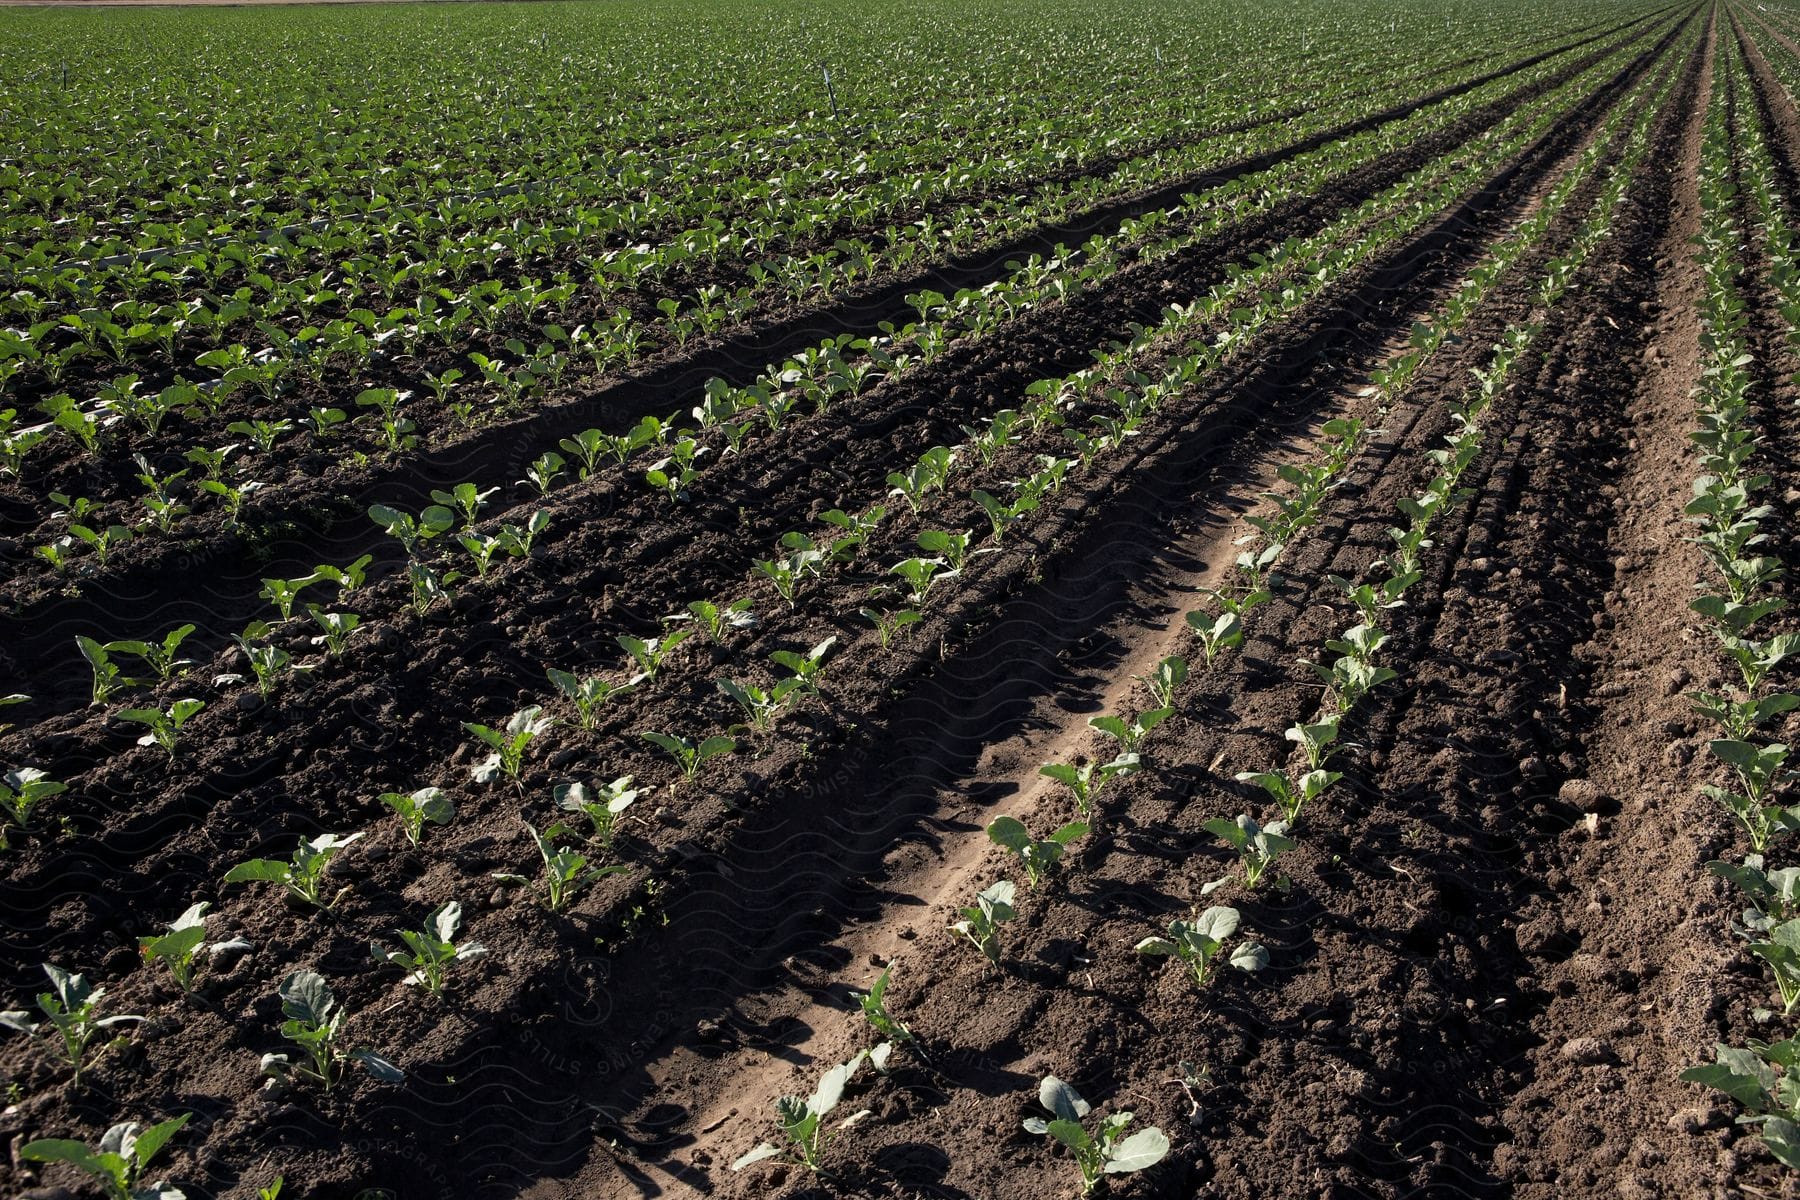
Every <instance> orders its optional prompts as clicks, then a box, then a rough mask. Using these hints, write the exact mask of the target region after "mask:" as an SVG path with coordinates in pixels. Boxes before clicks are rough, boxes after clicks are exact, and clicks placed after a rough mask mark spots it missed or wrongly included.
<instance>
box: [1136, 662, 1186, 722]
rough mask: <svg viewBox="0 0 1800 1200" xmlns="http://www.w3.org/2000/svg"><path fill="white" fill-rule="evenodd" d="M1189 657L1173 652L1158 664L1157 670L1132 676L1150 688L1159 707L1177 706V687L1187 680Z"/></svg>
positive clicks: (1170, 707)
mask: <svg viewBox="0 0 1800 1200" xmlns="http://www.w3.org/2000/svg"><path fill="white" fill-rule="evenodd" d="M1187 676H1188V666H1187V659H1185V658H1182V657H1181V656H1180V655H1178V654H1171V655H1170V656H1169V657H1167V658H1165V659H1163V660H1162V661H1161V662H1159V663H1157V664H1156V670H1155V671H1152V672H1151V673H1150V674H1148V675H1133V676H1132V678H1133V679H1135V680H1137V681H1138V682H1139V683H1141V684H1143V685H1144V686H1145V687H1147V688H1149V689H1150V695H1151V696H1153V697H1154V698H1155V700H1156V705H1157V708H1158V709H1165V708H1166V709H1169V710H1171V711H1173V709H1174V707H1175V689H1176V688H1178V687H1180V686H1181V685H1182V684H1184V683H1186V682H1187Z"/></svg>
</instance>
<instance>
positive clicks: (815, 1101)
mask: <svg viewBox="0 0 1800 1200" xmlns="http://www.w3.org/2000/svg"><path fill="white" fill-rule="evenodd" d="M867 1057H868V1052H867V1051H859V1052H858V1053H857V1055H856V1057H854V1058H852V1059H851V1060H850V1061H849V1062H847V1063H844V1064H842V1065H841V1066H836V1067H833V1068H831V1070H829V1071H827V1072H825V1074H824V1076H823V1077H822V1078H821V1079H820V1080H819V1086H818V1088H817V1089H815V1090H814V1092H813V1094H812V1096H811V1097H810V1098H808V1099H804V1100H803V1099H801V1098H800V1097H799V1096H783V1097H781V1099H779V1100H777V1101H776V1102H775V1118H776V1120H777V1121H778V1122H779V1123H780V1125H781V1132H782V1133H783V1134H784V1135H785V1136H786V1137H787V1140H788V1149H787V1154H788V1156H789V1157H790V1158H791V1159H792V1160H793V1161H794V1162H795V1163H798V1164H799V1165H800V1166H803V1167H805V1168H806V1169H807V1170H809V1171H815V1172H816V1171H820V1170H822V1169H823V1167H822V1164H821V1162H820V1157H821V1155H822V1154H823V1153H824V1151H825V1144H826V1141H827V1140H828V1136H829V1131H828V1130H827V1128H826V1126H825V1118H826V1117H827V1116H829V1115H830V1114H831V1110H832V1109H834V1108H836V1107H837V1106H838V1101H840V1100H842V1099H843V1098H844V1088H845V1087H846V1086H848V1084H849V1083H850V1081H851V1079H853V1078H855V1076H856V1071H857V1068H858V1067H860V1066H862V1062H863V1059H865V1058H867ZM868 1115H869V1114H868V1111H867V1110H864V1111H862V1112H858V1113H857V1114H855V1115H854V1116H852V1117H850V1118H849V1119H848V1120H845V1121H840V1122H839V1123H838V1124H837V1126H836V1128H837V1129H847V1128H849V1127H850V1126H851V1125H854V1124H855V1123H856V1122H857V1121H860V1120H861V1119H862V1118H864V1117H866V1116H868ZM782 1153H783V1152H782V1149H781V1147H779V1146H776V1145H774V1144H772V1143H769V1142H764V1143H762V1144H761V1145H760V1146H758V1147H757V1148H756V1149H754V1150H752V1151H750V1152H749V1153H748V1154H745V1155H743V1156H742V1157H740V1158H739V1159H737V1160H736V1161H735V1162H733V1163H732V1164H731V1169H732V1170H733V1171H741V1170H743V1169H744V1168H745V1167H748V1166H750V1165H751V1164H753V1163H759V1162H762V1161H763V1160H765V1159H770V1158H779V1157H781V1155H782Z"/></svg>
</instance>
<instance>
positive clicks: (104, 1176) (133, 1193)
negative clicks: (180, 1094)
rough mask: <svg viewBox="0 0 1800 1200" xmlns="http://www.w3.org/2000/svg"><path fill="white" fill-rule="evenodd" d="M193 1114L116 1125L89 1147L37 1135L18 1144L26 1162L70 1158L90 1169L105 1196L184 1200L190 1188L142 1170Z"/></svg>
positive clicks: (109, 1199)
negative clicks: (151, 1178)
mask: <svg viewBox="0 0 1800 1200" xmlns="http://www.w3.org/2000/svg"><path fill="white" fill-rule="evenodd" d="M193 1115H194V1114H193V1113H182V1114H181V1115H180V1116H179V1117H173V1118H171V1119H169V1120H167V1121H163V1122H161V1123H159V1124H156V1125H152V1126H151V1127H150V1128H148V1129H145V1130H144V1131H143V1132H141V1133H140V1132H139V1131H138V1130H139V1126H138V1123H137V1122H136V1121H126V1122H123V1123H121V1124H118V1125H114V1126H113V1127H112V1128H110V1129H108V1130H107V1131H106V1132H105V1133H103V1134H101V1135H100V1144H99V1145H98V1146H95V1147H91V1148H90V1147H89V1146H88V1145H87V1144H86V1143H84V1142H77V1141H74V1140H72V1139H69V1138H39V1139H38V1140H37V1141H33V1142H26V1143H25V1144H24V1145H23V1146H21V1147H20V1148H19V1157H20V1158H22V1159H24V1160H25V1161H26V1162H40V1163H58V1162H59V1163H68V1164H69V1165H70V1166H72V1167H76V1168H78V1169H80V1170H82V1171H85V1172H87V1173H88V1174H89V1175H90V1176H92V1177H93V1179H94V1182H95V1183H97V1184H98V1185H99V1186H100V1190H101V1191H102V1192H103V1193H104V1194H105V1196H106V1200H185V1197H186V1193H185V1192H183V1191H182V1190H181V1189H180V1188H178V1187H175V1186H174V1185H173V1184H170V1183H168V1182H166V1181H165V1182H160V1183H145V1182H144V1181H143V1174H144V1171H145V1169H146V1168H147V1167H148V1166H149V1165H150V1160H151V1159H153V1158H155V1157H156V1156H157V1154H158V1153H159V1152H160V1151H161V1150H162V1148H163V1147H164V1146H166V1145H167V1144H168V1143H169V1139H170V1138H172V1137H174V1136H175V1135H176V1134H177V1133H179V1132H181V1129H182V1127H183V1126H184V1125H186V1124H187V1123H188V1119H189V1118H190V1117H192V1116H193Z"/></svg>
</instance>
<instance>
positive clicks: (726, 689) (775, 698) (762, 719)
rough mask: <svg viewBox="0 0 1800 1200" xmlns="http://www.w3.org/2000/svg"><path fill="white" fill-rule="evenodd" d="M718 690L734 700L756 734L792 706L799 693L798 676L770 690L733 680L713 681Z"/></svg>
mask: <svg viewBox="0 0 1800 1200" xmlns="http://www.w3.org/2000/svg"><path fill="white" fill-rule="evenodd" d="M715 683H716V684H717V686H718V689H719V690H720V691H721V692H723V693H725V695H727V696H729V697H730V698H731V699H732V700H734V701H735V702H736V703H737V705H738V707H739V708H741V709H743V710H744V717H745V719H746V720H747V721H748V722H749V723H750V728H752V729H754V730H757V731H758V732H766V731H767V730H768V729H769V727H770V726H771V725H773V724H774V723H775V718H776V717H778V716H780V715H781V714H782V713H783V712H784V711H786V710H787V708H788V707H789V706H790V705H792V704H793V702H794V697H795V695H796V693H798V692H799V691H800V685H801V680H800V678H799V676H795V677H793V678H791V679H784V680H782V681H781V682H780V683H777V684H775V685H774V686H773V687H770V688H760V687H757V686H756V685H755V684H753V683H740V682H738V681H737V680H735V679H720V680H715Z"/></svg>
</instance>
